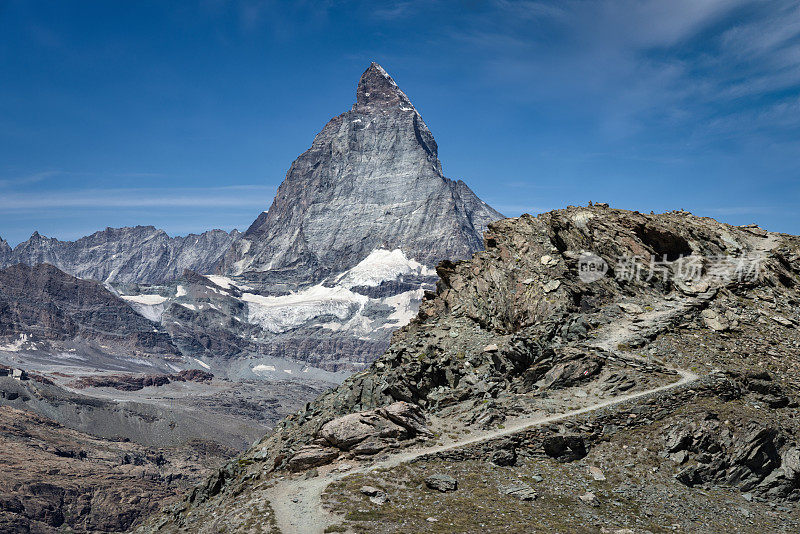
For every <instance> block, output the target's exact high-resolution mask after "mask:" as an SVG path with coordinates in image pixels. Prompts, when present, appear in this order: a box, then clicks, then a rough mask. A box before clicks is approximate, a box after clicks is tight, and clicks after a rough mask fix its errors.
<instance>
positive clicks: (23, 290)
mask: <svg viewBox="0 0 800 534" xmlns="http://www.w3.org/2000/svg"><path fill="white" fill-rule="evenodd" d="M0 339H3V340H5V341H7V342H10V343H11V344H13V343H15V342H16V343H22V342H38V341H44V342H57V341H69V342H95V343H100V344H102V345H103V346H110V347H111V350H121V351H123V352H129V351H130V352H132V353H136V352H140V353H151V354H152V353H161V354H177V353H178V351H177V349H176V348H175V346H174V345H173V344H172V342H171V341H170V338H169V335H168V334H167V333H166V332H165V331H164V330H163V329H161V328H160V327H159V326H158V325H156V324H154V323H153V322H151V321H148V320H147V319H145V318H144V317H142V316H141V315H139V314H138V313H136V312H135V311H134V310H133V309H132V308H131V307H130V306H129V305H128V304H127V303H126V302H124V301H123V300H122V299H120V298H118V297H116V296H114V295H113V294H112V293H111V292H110V291H108V290H107V289H106V288H105V287H103V286H102V285H101V284H99V283H98V282H93V281H89V280H81V279H79V278H75V277H74V276H70V275H68V274H66V273H64V272H63V271H61V270H59V269H57V268H56V267H53V266H52V265H49V264H46V263H45V264H39V265H36V266H34V267H30V266H28V265H24V264H17V265H12V266H11V267H7V268H5V269H3V270H0ZM2 350H8V348H7V347H6V346H3V347H2Z"/></svg>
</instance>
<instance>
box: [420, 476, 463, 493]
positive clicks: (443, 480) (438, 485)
mask: <svg viewBox="0 0 800 534" xmlns="http://www.w3.org/2000/svg"><path fill="white" fill-rule="evenodd" d="M425 485H426V486H428V487H429V488H430V489H434V490H437V491H441V492H442V493H447V492H449V491H456V490H457V489H458V481H457V480H456V479H454V478H453V477H451V476H450V475H440V474H436V475H430V476H428V477H426V478H425Z"/></svg>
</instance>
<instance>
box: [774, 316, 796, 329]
mask: <svg viewBox="0 0 800 534" xmlns="http://www.w3.org/2000/svg"><path fill="white" fill-rule="evenodd" d="M772 320H773V321H775V322H776V323H778V324H779V325H783V326H787V327H792V326H794V323H793V322H792V321H791V320H789V319H787V318H786V317H783V316H781V315H773V316H772Z"/></svg>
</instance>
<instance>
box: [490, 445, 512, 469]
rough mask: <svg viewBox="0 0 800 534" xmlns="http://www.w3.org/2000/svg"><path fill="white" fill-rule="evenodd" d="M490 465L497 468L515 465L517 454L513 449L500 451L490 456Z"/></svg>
mask: <svg viewBox="0 0 800 534" xmlns="http://www.w3.org/2000/svg"><path fill="white" fill-rule="evenodd" d="M492 463H493V464H494V465H499V466H511V465H514V464H516V463H517V453H516V452H515V451H514V450H513V449H501V450H499V451H495V452H494V453H493V454H492Z"/></svg>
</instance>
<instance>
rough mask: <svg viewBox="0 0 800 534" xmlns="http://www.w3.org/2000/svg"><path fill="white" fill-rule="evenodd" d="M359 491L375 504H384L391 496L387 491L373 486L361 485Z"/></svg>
mask: <svg viewBox="0 0 800 534" xmlns="http://www.w3.org/2000/svg"><path fill="white" fill-rule="evenodd" d="M358 491H360V492H361V493H363V494H364V495H366V496H367V497H369V500H370V502H372V503H374V504H384V503H385V502H386V501H388V500H389V496H388V495H387V494H386V492H385V491H383V490H382V489H378V488H376V487H373V486H361V488H360V489H359V490H358Z"/></svg>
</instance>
